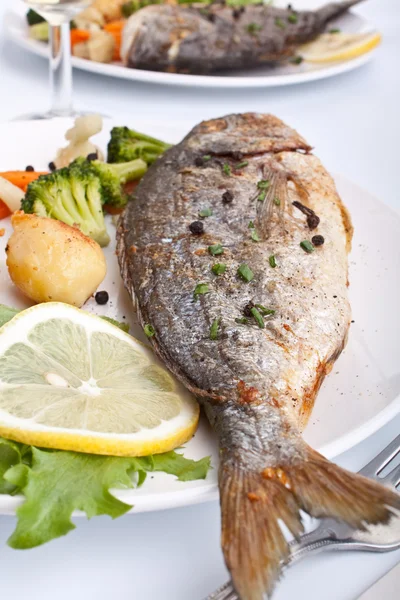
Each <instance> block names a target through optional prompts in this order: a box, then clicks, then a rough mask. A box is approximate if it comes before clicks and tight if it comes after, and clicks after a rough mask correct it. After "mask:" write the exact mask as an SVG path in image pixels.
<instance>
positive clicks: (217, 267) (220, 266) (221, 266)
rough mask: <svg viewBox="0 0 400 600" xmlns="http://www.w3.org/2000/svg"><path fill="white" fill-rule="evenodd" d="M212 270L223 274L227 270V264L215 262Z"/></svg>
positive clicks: (217, 273)
mask: <svg viewBox="0 0 400 600" xmlns="http://www.w3.org/2000/svg"><path fill="white" fill-rule="evenodd" d="M211 271H212V272H213V273H214V275H222V274H223V273H225V271H226V265H225V264H224V263H215V265H213V266H212V267H211Z"/></svg>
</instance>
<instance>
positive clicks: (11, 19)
mask: <svg viewBox="0 0 400 600" xmlns="http://www.w3.org/2000/svg"><path fill="white" fill-rule="evenodd" d="M282 3H283V0H279V1H278V2H275V4H277V5H279V4H282ZM286 4H287V2H285V3H284V4H283V5H286ZM319 4H321V2H319ZM295 6H296V7H298V8H299V9H300V8H307V9H308V8H313V9H314V8H315V6H316V5H315V2H310V0H307V1H306V0H299V1H298V2H297V3H295ZM25 13H26V7H25V6H24V5H20V4H19V3H17V2H15V5H12V8H11V10H10V11H8V12H7V13H6V16H5V23H4V24H5V31H6V32H7V33H8V35H9V36H10V37H11V39H12V40H13V41H14V42H16V43H17V44H18V45H19V46H21V47H22V48H24V49H25V50H28V51H29V52H33V53H34V54H37V55H39V56H42V57H44V58H46V57H47V56H48V49H47V45H46V44H44V43H41V42H37V41H35V40H32V39H30V38H29V37H28V27H27V24H26V19H25ZM332 27H339V28H340V29H341V30H342V31H345V32H348V33H367V32H372V31H375V29H374V27H373V26H372V25H371V24H370V23H369V22H368V21H367V20H366V19H364V18H363V17H361V16H360V15H358V14H355V13H347V14H346V15H344V16H342V17H340V18H338V19H336V21H334V22H332ZM373 54H374V50H372V51H370V52H368V53H367V54H364V55H363V56H360V57H358V58H354V59H352V60H348V61H340V62H332V63H328V64H319V65H318V64H312V63H305V62H304V63H302V64H301V65H284V66H279V67H275V68H270V67H257V68H255V69H251V70H249V71H236V72H235V73H234V74H232V72H229V73H228V72H227V73H226V74H222V73H221V74H218V75H183V74H179V73H157V72H155V71H141V70H139V69H128V68H126V67H124V66H123V65H122V64H121V63H114V64H100V63H95V62H92V61H90V60H85V59H81V58H76V57H73V58H72V64H73V66H74V67H76V68H77V69H82V70H84V71H90V72H92V73H99V74H100V75H106V76H108V77H119V78H122V79H131V80H133V81H143V82H146V83H161V84H165V85H184V86H195V87H212V88H259V87H276V86H280V85H290V84H294V83H304V82H308V81H315V80H317V79H323V78H325V77H332V76H333V75H339V74H340V73H345V72H347V71H351V70H353V69H356V68H357V67H360V66H361V65H364V64H365V63H366V62H368V61H369V60H370V59H371V58H372V56H373Z"/></svg>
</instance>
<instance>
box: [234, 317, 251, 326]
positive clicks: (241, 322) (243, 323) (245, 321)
mask: <svg viewBox="0 0 400 600" xmlns="http://www.w3.org/2000/svg"><path fill="white" fill-rule="evenodd" d="M248 322H249V320H248V319H246V317H240V318H237V319H235V323H240V324H241V325H247V323H248Z"/></svg>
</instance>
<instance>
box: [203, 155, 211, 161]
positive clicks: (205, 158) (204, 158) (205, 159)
mask: <svg viewBox="0 0 400 600" xmlns="http://www.w3.org/2000/svg"><path fill="white" fill-rule="evenodd" d="M203 160H204V162H207V161H208V160H211V154H204V156H203Z"/></svg>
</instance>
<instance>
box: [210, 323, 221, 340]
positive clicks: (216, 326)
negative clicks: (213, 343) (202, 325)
mask: <svg viewBox="0 0 400 600" xmlns="http://www.w3.org/2000/svg"><path fill="white" fill-rule="evenodd" d="M219 322H220V319H214V321H213V322H212V324H211V327H210V340H216V339H217V338H218V329H219Z"/></svg>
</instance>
